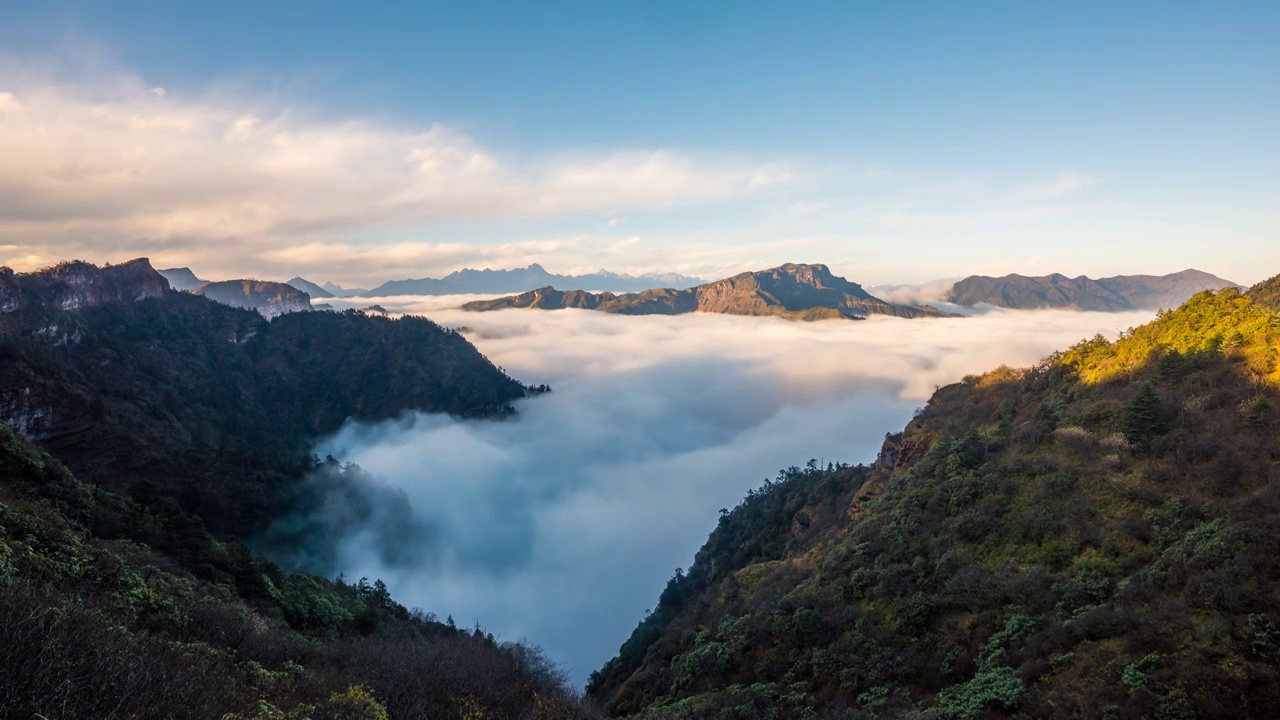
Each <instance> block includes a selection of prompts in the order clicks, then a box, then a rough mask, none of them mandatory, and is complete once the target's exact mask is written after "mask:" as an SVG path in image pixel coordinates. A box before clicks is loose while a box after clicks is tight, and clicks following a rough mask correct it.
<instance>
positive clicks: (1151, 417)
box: [1120, 382, 1169, 447]
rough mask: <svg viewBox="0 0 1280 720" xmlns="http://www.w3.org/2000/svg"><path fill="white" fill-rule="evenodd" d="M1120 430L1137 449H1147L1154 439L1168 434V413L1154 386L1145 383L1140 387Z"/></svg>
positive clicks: (1125, 414) (1128, 406)
mask: <svg viewBox="0 0 1280 720" xmlns="http://www.w3.org/2000/svg"><path fill="white" fill-rule="evenodd" d="M1120 430H1121V432H1123V433H1124V436H1125V437H1126V438H1128V439H1129V442H1131V443H1133V444H1134V445H1135V446H1137V447H1147V446H1148V445H1149V444H1150V443H1151V440H1152V439H1153V438H1155V437H1157V436H1159V435H1163V434H1164V433H1166V432H1168V430H1169V418H1168V413H1167V411H1166V410H1165V406H1164V400H1162V399H1161V398H1160V393H1159V392H1157V391H1156V388H1155V386H1154V385H1152V384H1151V383H1149V382H1144V383H1142V385H1140V386H1139V387H1138V391H1137V392H1136V393H1134V395H1133V398H1132V399H1131V400H1129V404H1128V405H1127V406H1126V407H1125V412H1124V421H1123V423H1122V424H1121V427H1120Z"/></svg>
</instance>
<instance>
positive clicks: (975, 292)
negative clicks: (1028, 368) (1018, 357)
mask: <svg viewBox="0 0 1280 720" xmlns="http://www.w3.org/2000/svg"><path fill="white" fill-rule="evenodd" d="M1235 286H1236V284H1235V283H1233V282H1231V281H1229V280H1223V279H1222V278H1220V277H1217V276H1216V275H1210V274H1209V273H1206V272H1201V271H1199V270H1183V271H1182V272H1176V273H1172V274H1169V275H1159V276H1157V275H1117V276H1115V277H1107V278H1099V279H1097V280H1094V279H1092V278H1088V277H1085V276H1084V275H1081V276H1079V277H1075V278H1069V277H1066V276H1065V275H1059V274H1057V273H1054V274H1052V275H1045V276H1042V277H1028V276H1026V275H1005V276H1004V277H999V278H995V277H987V276H984V275H972V276H970V277H967V278H965V279H963V280H960V281H959V282H957V283H956V284H955V285H954V286H952V288H951V290H950V291H949V292H948V293H947V294H946V295H945V296H944V298H943V299H944V300H946V301H947V302H951V303H955V304H957V305H964V306H969V307H972V306H974V305H978V304H979V303H985V304H987V305H995V306H997V307H1004V308H1011V309H1015V310H1035V309H1042V308H1077V309H1080V310H1093V311H1101V312H1116V311H1123V310H1158V309H1160V308H1174V307H1177V306H1178V305H1181V304H1182V303H1184V302H1186V301H1187V300H1188V299H1190V298H1191V296H1192V295H1195V294H1196V293H1198V292H1200V291H1202V290H1220V289H1222V288H1225V287H1235Z"/></svg>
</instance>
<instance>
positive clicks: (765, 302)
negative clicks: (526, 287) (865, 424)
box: [463, 263, 945, 320]
mask: <svg viewBox="0 0 1280 720" xmlns="http://www.w3.org/2000/svg"><path fill="white" fill-rule="evenodd" d="M463 308H464V309H466V310H474V311H485V310H500V309H503V308H540V309H544V310H559V309H562V308H583V309H587V310H598V311H600V312H609V313H617V314H621V315H680V314H684V313H691V312H708V313H721V314H726V315H767V316H777V317H783V318H787V319H788V320H827V319H837V318H843V319H850V320H858V319H861V318H864V317H866V316H867V315H890V316H893V317H902V318H918V317H941V316H944V315H945V313H943V312H941V311H938V310H936V309H934V308H931V307H913V306H907V305H894V304H893V303H888V302H885V301H884V300H881V299H879V298H877V297H874V296H872V295H871V294H870V293H868V292H867V291H866V290H863V289H862V286H861V285H858V284H857V283H854V282H849V281H848V280H846V279H844V278H842V277H839V276H838V275H833V274H832V273H831V270H830V269H828V268H827V266H826V265H817V264H814V265H806V264H796V263H787V264H786V265H781V266H779V267H776V268H772V269H770V270H761V271H757V272H744V273H740V274H738V275H734V276H733V277H731V278H726V279H724V280H718V281H716V282H712V283H707V284H705V285H699V286H697V287H693V288H687V289H683V290H674V289H670V288H664V289H660V290H646V291H644V292H639V293H628V294H625V295H614V294H613V293H589V292H583V291H581V290H571V291H567V292H561V291H559V290H556V289H554V288H551V287H544V288H539V289H537V290H531V291H529V292H526V293H521V294H520V295H512V296H509V297H504V298H498V299H496V300H481V301H477V302H471V303H467V304H466V305H463Z"/></svg>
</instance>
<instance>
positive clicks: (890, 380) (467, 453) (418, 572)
mask: <svg viewBox="0 0 1280 720" xmlns="http://www.w3.org/2000/svg"><path fill="white" fill-rule="evenodd" d="M379 302H380V303H381V304H383V305H384V306H385V307H387V308H388V309H389V310H393V311H406V310H410V311H416V312H424V313H425V314H428V315H429V316H430V317H432V318H433V319H436V320H437V321H439V322H443V323H445V324H452V325H466V326H468V327H469V328H470V329H469V330H468V332H469V334H470V337H472V339H473V340H474V341H475V342H476V344H477V345H478V346H479V347H480V349H481V350H482V351H484V352H485V353H486V354H487V355H488V356H489V357H490V358H491V359H493V360H494V361H495V362H496V363H498V364H499V365H502V366H504V367H505V368H506V369H507V370H508V371H510V372H512V373H513V374H514V375H515V376H517V377H519V378H521V379H522V380H524V381H526V382H531V383H542V382H547V383H550V384H551V385H553V386H554V388H555V391H554V392H553V393H551V394H550V395H547V396H543V397H539V398H536V399H531V400H527V401H524V402H522V403H521V404H520V406H519V415H518V417H516V418H514V419H510V420H506V421H485V422H460V421H454V420H451V419H449V418H446V417H440V416H425V415H417V416H410V417H406V418H403V419H401V420H399V421H392V422H386V423H381V424H376V425H367V424H351V425H349V426H347V427H346V428H344V429H343V430H342V431H341V432H339V433H338V434H336V435H335V436H334V437H331V438H329V439H327V440H326V441H325V442H323V443H322V444H321V446H320V447H319V449H318V450H319V452H321V453H322V454H325V453H329V454H333V455H334V456H335V457H337V458H339V459H341V460H344V461H353V462H355V463H358V464H359V465H360V466H361V467H363V468H364V469H365V470H367V471H368V472H369V473H371V474H372V475H373V476H374V477H376V478H377V479H376V480H375V481H372V482H373V489H371V491H370V492H369V493H368V496H369V497H370V498H373V500H361V502H372V503H373V504H374V505H377V504H379V503H385V504H388V505H390V506H393V507H392V508H391V509H385V508H384V509H379V508H376V507H375V508H373V510H371V511H370V512H368V513H365V515H364V516H363V517H365V518H367V519H366V520H359V519H357V520H356V521H354V522H353V521H352V519H351V517H350V511H349V508H350V507H351V500H350V498H348V497H345V496H343V497H340V498H337V500H340V502H338V501H336V500H335V501H333V502H329V503H328V505H327V506H328V507H329V509H330V511H331V510H333V509H334V508H336V507H339V506H340V507H341V508H344V509H345V510H343V512H344V513H345V514H344V515H343V518H344V520H343V521H342V523H335V522H334V521H333V519H332V518H331V517H328V516H326V515H325V513H326V512H327V511H326V510H324V507H325V505H324V504H321V506H320V507H319V509H317V511H316V516H315V517H312V518H305V520H308V521H310V522H317V523H321V524H322V525H323V524H324V523H330V525H329V527H330V528H331V529H340V531H338V532H337V537H335V538H334V540H335V546H334V548H333V552H332V555H330V556H329V557H328V559H327V561H328V562H329V563H330V564H331V566H330V567H327V568H322V569H325V570H328V571H329V572H338V571H341V572H344V573H346V574H347V575H348V576H349V577H359V576H362V575H365V576H369V577H381V578H383V579H385V580H386V581H387V583H388V585H389V586H390V587H391V588H392V590H393V591H394V593H395V595H396V597H398V598H399V599H400V600H401V601H402V602H405V603H407V604H411V605H419V606H421V607H423V608H426V609H428V610H431V611H434V612H437V613H439V614H440V616H441V617H444V616H445V615H446V614H451V615H453V616H454V618H455V619H456V620H457V621H458V622H459V623H460V624H470V623H472V622H475V621H479V622H480V623H481V624H483V625H484V626H485V627H486V628H488V629H490V630H492V631H494V632H497V633H499V634H501V635H502V636H503V637H506V638H508V639H519V638H525V639H528V640H531V641H533V642H535V643H539V644H541V645H543V646H545V647H546V648H547V650H548V651H549V652H550V653H551V655H552V656H553V657H555V658H556V659H558V660H560V661H562V662H564V663H565V664H566V666H567V668H568V669H569V670H570V672H571V673H572V675H573V677H574V678H575V680H577V681H582V680H583V679H584V678H585V676H586V675H587V674H588V673H589V672H590V671H591V670H593V669H595V668H596V667H598V666H599V665H600V664H602V663H603V662H604V660H606V659H607V658H608V657H610V656H611V655H612V654H613V653H614V652H615V651H616V650H617V647H618V645H619V644H620V643H621V642H622V641H623V640H624V639H625V638H626V637H627V635H628V634H629V633H630V631H631V629H632V628H633V627H634V625H635V623H636V621H637V620H638V619H639V618H640V617H641V616H642V615H643V613H644V611H645V609H646V608H648V607H650V606H651V603H652V602H653V600H654V599H655V598H656V597H657V594H658V592H659V591H660V590H661V588H662V587H663V585H664V583H665V582H666V580H667V579H668V578H669V577H670V576H671V574H672V572H673V571H674V570H675V568H676V567H680V566H684V565H687V564H688V562H689V561H690V559H691V558H692V556H693V554H694V552H695V551H696V550H697V548H698V547H699V546H700V545H701V543H702V542H703V541H704V540H705V538H706V535H707V533H708V532H709V531H710V530H711V529H712V528H713V527H714V526H715V524H716V519H717V515H718V511H719V510H720V508H727V507H732V506H733V505H735V504H736V503H737V502H738V501H739V500H740V499H741V498H742V497H743V495H744V494H745V493H746V492H747V490H748V489H750V488H752V487H755V486H758V485H759V484H760V483H761V481H763V480H764V479H765V478H766V477H770V476H772V475H773V474H774V473H775V472H776V471H777V470H778V469H780V468H783V467H786V466H790V465H801V464H804V463H805V462H806V461H808V460H809V459H811V458H812V459H817V460H819V461H822V462H827V461H842V462H866V461H870V460H871V459H873V458H874V456H875V453H876V451H877V450H878V449H879V445H880V443H881V441H882V439H883V437H884V434H885V433H886V432H888V431H894V430H897V429H900V428H901V427H902V426H903V424H904V423H905V422H906V421H907V420H908V419H909V418H910V417H911V414H912V412H913V410H914V409H915V408H916V407H918V406H920V405H922V404H923V402H924V400H925V399H926V398H927V397H928V395H929V394H930V393H931V392H932V390H933V389H934V387H935V386H936V385H940V384H945V383H949V382H953V381H956V380H959V379H960V378H961V377H963V376H964V375H966V374H969V373H975V372H981V371H984V370H986V369H990V368H992V367H995V366H996V365H999V364H1001V363H1009V364H1014V365H1026V364H1030V363H1033V362H1035V361H1036V360H1038V359H1040V358H1041V357H1043V356H1045V355H1047V354H1049V353H1050V352H1052V351H1053V350H1055V349H1059V348H1062V347H1065V346H1067V345H1069V344H1070V343H1073V342H1075V341H1077V340H1079V339H1081V338H1084V337H1087V336H1092V335H1093V334H1094V333H1097V332H1102V333H1104V334H1108V335H1112V336H1114V335H1115V334H1117V333H1118V332H1119V331H1120V330H1123V329H1125V328H1127V327H1129V326H1133V325H1137V324H1140V323H1142V322H1144V321H1146V320H1147V319H1149V318H1150V314H1148V313H1134V314H1104V313H1080V312H1054V311H1045V312H1021V313H1018V312H991V313H987V314H985V315H981V316H977V317H970V318H964V319H942V320H897V319H891V318H874V319H871V320H867V321H863V322H824V323H807V324H806V323H791V322H787V321H782V320H774V319H762V318H738V317H725V316H716V315H690V316H681V317H654V316H648V317H627V316H615V315H607V314H602V313H592V312H586V311H572V310H567V311H560V312H537V311H521V310H511V311H503V312H496V313H479V314H472V313H462V312H460V311H457V310H451V309H447V308H446V306H447V305H448V304H451V303H456V302H457V299H456V298H447V299H440V298H436V299H419V298H388V299H382V300H379ZM387 518H394V519H395V522H394V523H389V522H388V520H387ZM388 528H396V529H395V530H391V531H389V530H388ZM408 545H412V547H406V546H408Z"/></svg>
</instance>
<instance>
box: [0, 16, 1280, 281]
mask: <svg viewBox="0 0 1280 720" xmlns="http://www.w3.org/2000/svg"><path fill="white" fill-rule="evenodd" d="M1278 30H1280V5H1278V4H1277V3H1274V2H1231V3H1209V2H1174V3H1169V2H1072V3H1026V2H978V3H947V2H936V3H933V2H904V3H860V2H798V3H780V2H772V3H766V2H715V1H710V0H709V1H707V2H700V3H674V2H611V3H599V2H544V3H494V2H475V3H451V4H439V3H429V2H418V3H407V2H406V3H362V4H360V5H358V6H357V5H351V4H349V3H332V2H317V1H312V2H305V3H303V2H273V3H249V2H239V1H235V0H232V1H228V2H220V3H200V4H196V3H181V4H180V3H167V2H142V1H135V2H124V1H121V2H87V1H80V2H68V1H64V0H46V1H45V2H41V3H12V2H10V3H0V157H2V158H3V159H4V161H3V162H0V263H4V264H8V265H11V266H13V267H15V268H17V269H19V270H25V269H33V268H35V267H40V266H42V265H47V264H50V263H53V262H57V261H59V260H64V259H68V258H70V257H77V258H81V259H85V260H90V261H93V262H119V261H123V260H126V259H130V258H132V257H137V256H146V257H150V258H151V259H152V260H153V262H154V263H155V264H156V265H157V266H159V267H165V266H176V265H188V266H191V267H192V268H193V269H195V270H196V271H197V273H198V274H200V275H201V276H202V277H210V278H214V279H219V278H234V277H244V276H250V277H259V278H263V279H286V278H289V277H292V276H293V275H297V274H301V275H303V276H304V277H308V278H309V279H312V280H315V281H324V280H334V281H338V282H341V283H345V284H348V285H363V286H368V285H371V284H375V283H378V282H381V281H383V280H388V279H398V278H405V277H421V276H438V275H441V274H444V273H447V272H449V271H452V270H455V269H458V268H461V267H464V266H470V267H484V266H488V267H495V268H498V267H516V266H524V265H527V264H529V263H531V262H539V263H541V264H542V265H544V266H545V267H547V268H548V269H549V270H551V271H553V272H561V273H569V272H583V271H591V270H596V269H598V268H601V267H605V268H608V269H610V270H613V271H617V272H662V271H678V272H682V273H685V274H690V275H699V276H703V277H708V278H714V277H720V276H724V275H727V274H730V273H733V272H738V271H741V270H746V269H760V268H763V267H768V266H772V265H777V264H780V263H783V262H825V263H827V264H828V265H830V266H831V267H832V269H833V270H834V271H836V272H837V273H838V274H841V275H844V276H846V277H849V278H850V279H852V280H855V281H857V282H861V283H864V284H872V285H874V284H891V283H916V282H923V281H927V280H930V279H935V278H939V277H954V276H957V275H967V274H971V273H981V274H1003V273H1007V272H1022V273H1028V274H1041V273H1047V272H1063V273H1066V274H1068V275H1077V274H1089V275H1092V276H1095V277H1097V276H1105V275H1111V274H1118V273H1139V272H1142V273H1165V272H1173V271H1177V270H1182V269H1185V268H1187V267H1196V268H1199V269H1202V270H1206V271H1209V272H1213V273H1215V274H1218V275H1221V276H1223V277H1226V278H1228V279H1231V280H1234V281H1237V282H1241V283H1246V284H1247V283H1252V282H1255V281H1257V280H1261V279H1263V278H1265V277H1268V276H1270V275H1272V274H1275V272H1277V271H1280V162H1278V161H1280V137H1278V136H1277V134H1276V133H1275V131H1274V129H1275V128H1276V127H1280V84H1277V83H1276V82H1275V77H1276V75H1277V71H1280V43H1276V42H1275V37H1276V34H1277V31H1278Z"/></svg>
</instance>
